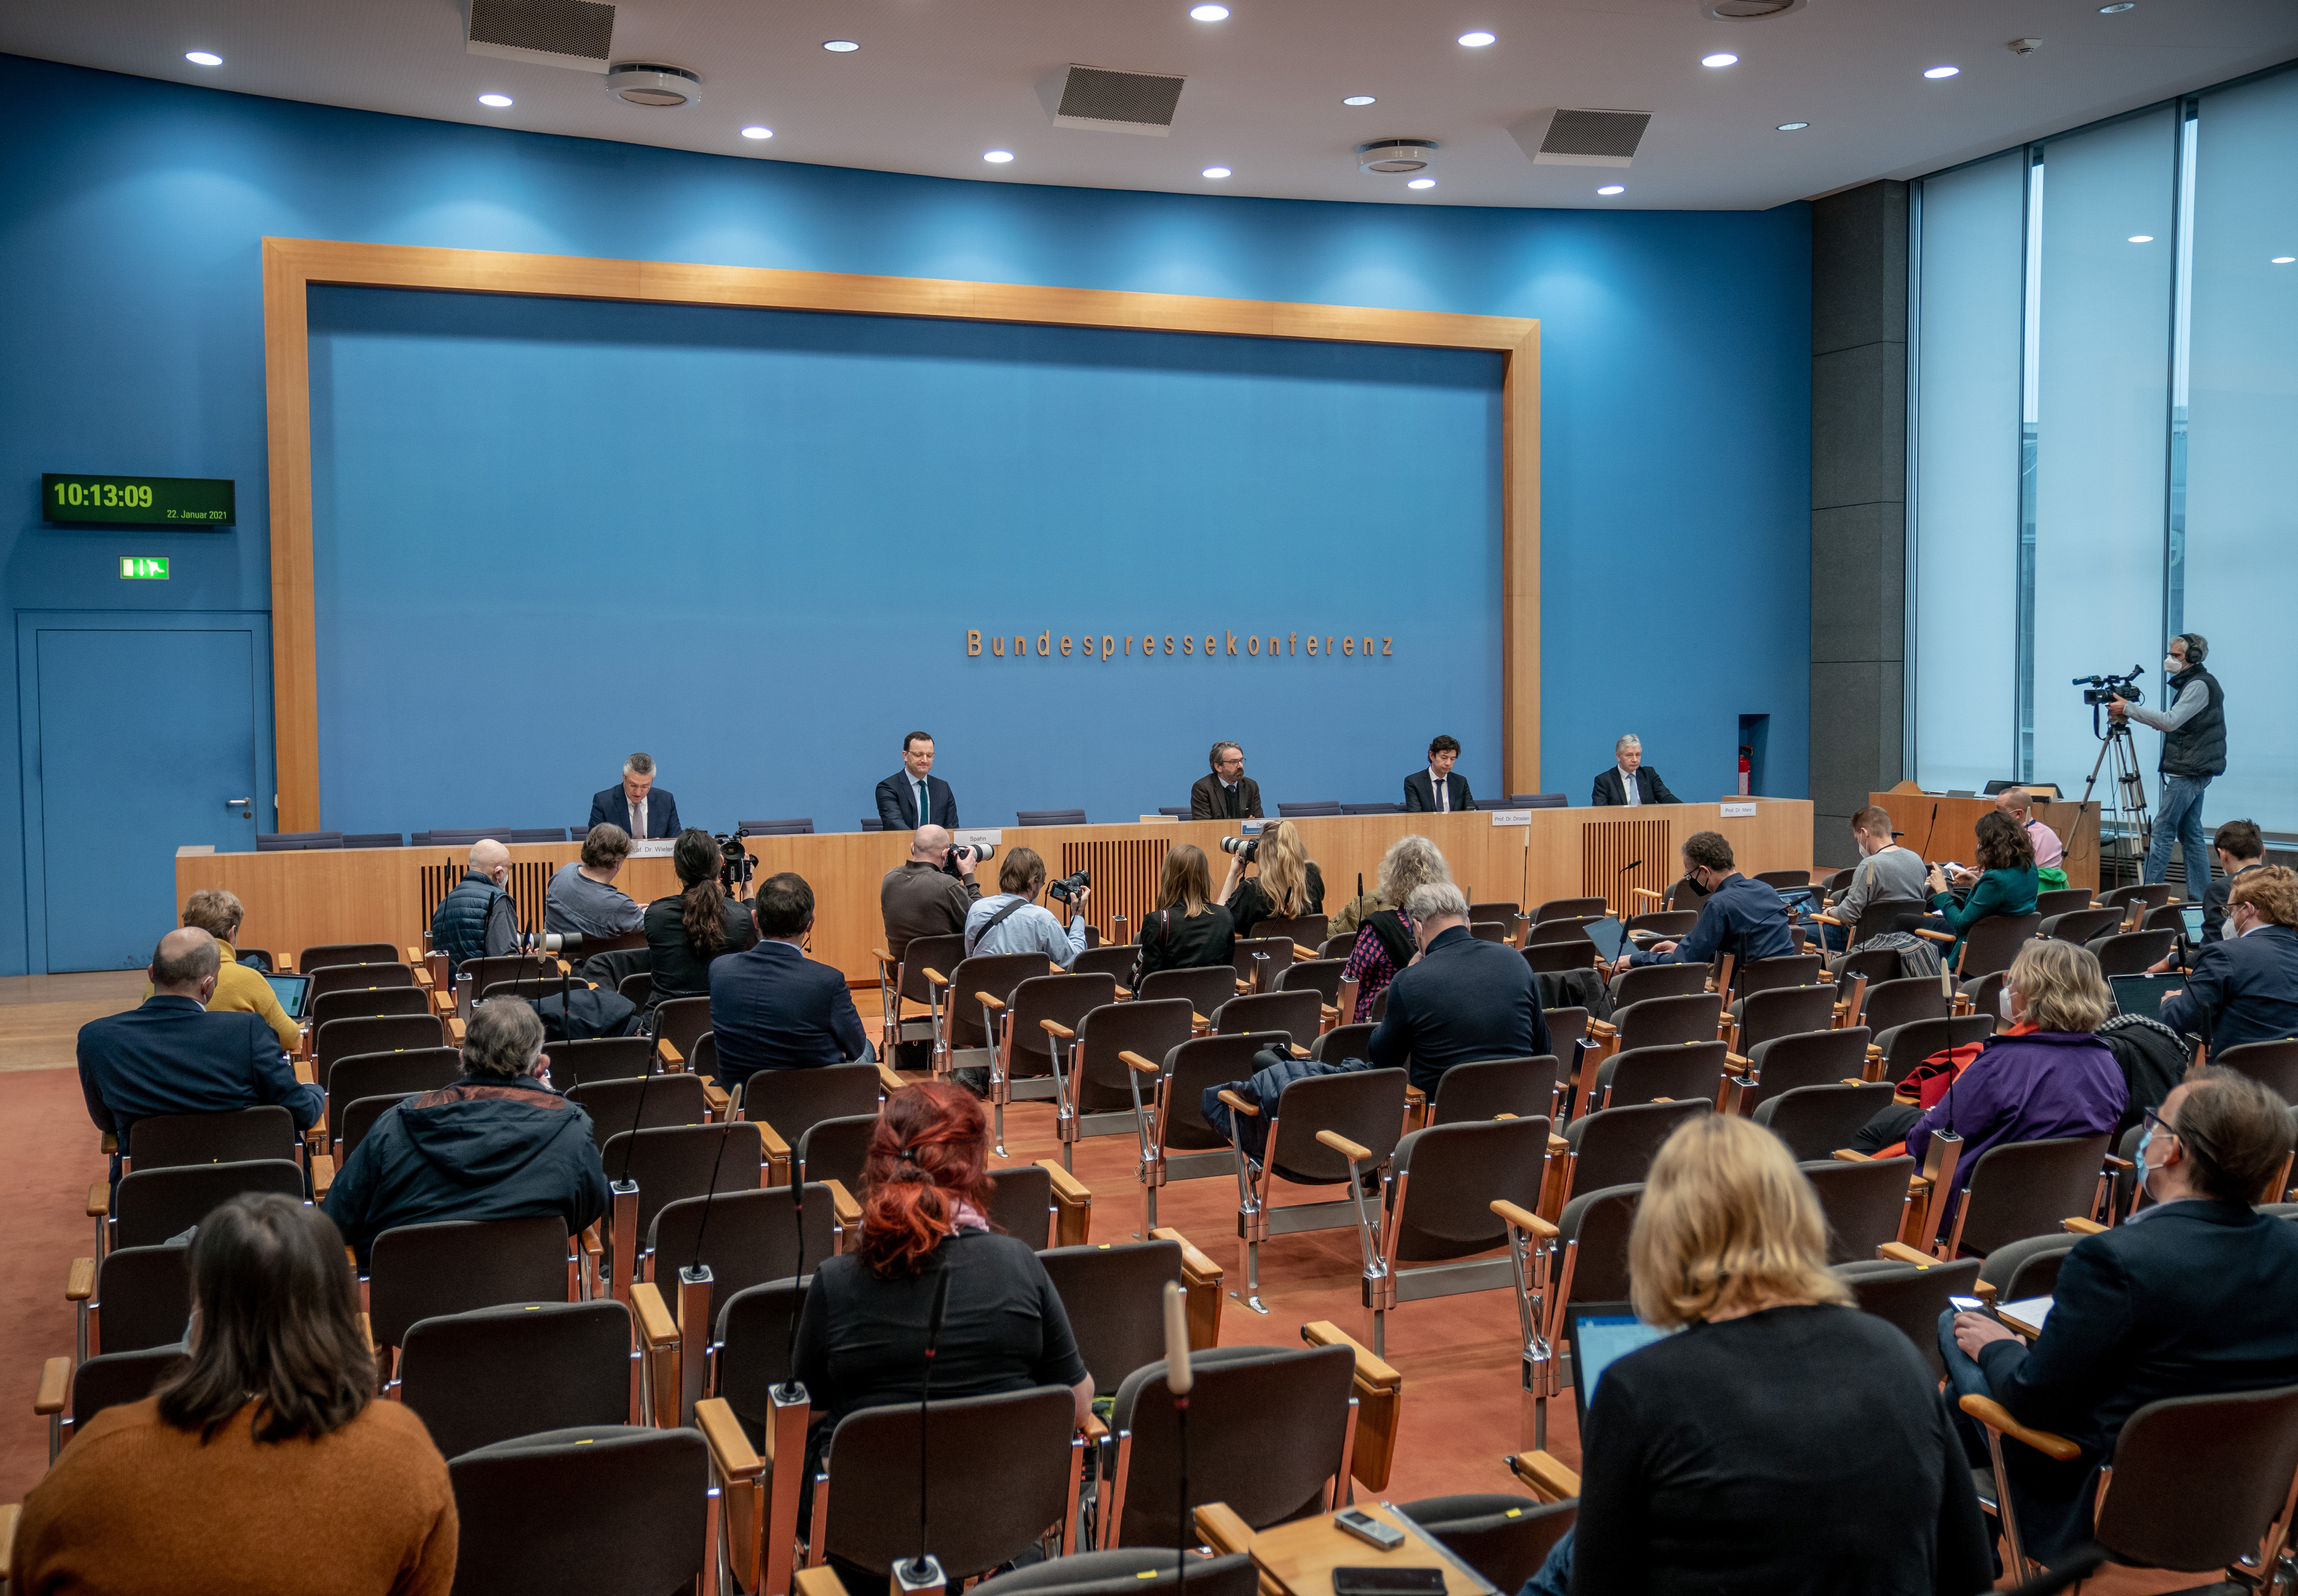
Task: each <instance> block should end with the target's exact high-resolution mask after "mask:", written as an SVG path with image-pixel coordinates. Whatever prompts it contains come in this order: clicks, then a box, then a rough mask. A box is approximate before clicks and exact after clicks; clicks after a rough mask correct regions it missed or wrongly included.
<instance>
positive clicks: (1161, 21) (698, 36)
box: [0, 0, 2298, 210]
mask: <svg viewBox="0 0 2298 1596" xmlns="http://www.w3.org/2000/svg"><path fill="white" fill-rule="evenodd" d="M1193 3H1194V0H629V3H628V4H623V5H622V6H621V7H620V10H619V12H618V14H617V17H616V29H615V44H614V51H615V55H616V59H618V60H646V61H660V62H671V63H674V64H676V65H680V66H683V67H688V68H690V69H692V70H696V71H698V72H699V73H701V75H702V78H703V80H704V85H705V89H704V99H703V101H702V103H700V104H698V105H697V106H693V107H690V108H687V109H683V110H677V111H654V110H642V109H640V108H637V107H633V106H629V105H624V104H622V103H618V102H616V101H614V100H612V99H610V98H609V97H608V94H607V92H606V90H605V88H604V87H603V86H602V80H601V79H600V78H599V77H598V76H596V75H595V74H591V73H584V72H577V71H571V70H563V69H559V68H555V67H549V66H542V65H537V64H532V63H528V62H513V61H505V60H500V59H494V58H491V57H486V56H479V55H473V54H470V53H467V51H466V50H465V47H464V42H463V27H464V23H463V10H462V4H461V0H70V4H62V3H60V0H39V3H37V4H33V3H20V4H15V5H12V6H8V7H6V8H4V12H0V50H6V51H11V52H14V53H19V54H23V55H29V56H35V57H39V58H43V59H46V60H53V61H61V62H72V63H75V64H78V65H82V66H90V67H101V68H106V69H109V70H113V71H120V72H129V73H134V74H136V75H139V76H143V77H150V78H170V79H174V80H177V81H180V82H185V83H196V84H202V85H205V86H212V87H218V88H223V89H230V90H236V91H239V92H242V93H245V94H252V95H270V96H274V97H277V98H281V99H289V100H305V101H312V102H316V103H322V104H330V105H345V106H355V107H359V108H361V109H364V110H369V111H393V112H397V113H400V114H402V115H406V116H417V117H427V118H434V119H442V120H447V121H459V122H469V123H474V124H478V125H484V126H491V127H503V128H523V129H526V130H530V131H535V132H543V133H557V134H573V135H580V136H588V137H592V138H604V139H617V140H623V141H626V142H629V143H633V144H657V145H661V146H665V147H667V148H674V149H684V150H698V151H706V152H714V153H718V154H723V155H729V156H734V157H739V158H743V159H754V160H755V159H766V160H794V161H805V162H810V163H814V164H819V165H826V166H844V167H864V168H874V169H880V170H885V171H895V172H917V173H925V174H930V175H932V176H936V177H963V178H971V179H978V180H983V181H997V182H1006V183H1039V184H1057V185H1071V186H1081V187H1095V188H1118V189H1144V190H1165V191H1170V192H1173V193H1207V192H1219V193H1236V194H1254V195H1262V196H1272V197H1278V198H1286V199H1313V200H1359V201H1376V202H1395V203H1408V204H1445V205H1504V206H1551V207H1600V206H1616V207H1621V208H1626V209H1654V210H1657V209H1685V210H1743V209H1760V208H1764V207H1768V206H1773V205H1777V204H1780V203H1781V202H1785V201H1789V200H1794V199H1801V198H1807V197H1810V196H1813V195H1816V194H1822V193H1830V192H1831V191H1833V190H1835V189H1839V188H1843V187H1847V186H1849V185H1854V184H1857V183H1862V182H1864V181H1867V180H1868V179H1870V178H1873V177H1914V176H1917V175H1920V174H1922V173H1923V172H1926V171H1930V170H1933V169H1937V168H1938V167H1941V166H1945V165H1949V164H1952V163H1953V162H1955V161H1957V160H1964V159H1967V158H1969V157H1971V156H1974V155H1980V154H1984V153H1986V152H1988V151H1991V150H1995V149H1999V148H2001V147H2003V146H2005V145H2006V144H2015V143H2018V142H2020V141H2021V140H2022V139H2024V138H2028V137H2031V136H2037V135H2039V134H2043V133H2047V132H2052V131H2055V130H2057V129H2060V128H2068V127H2072V126H2076V125H2079V124H2080V123H2082V122H2085V121H2087V120H2090V119H2094V118H2096V117H2100V116H2105V115H2109V114H2112V113H2113V112H2115V111H2123V110H2127V109H2129V108H2131V107H2133V106H2137V105H2143V104H2145V103H2148V102H2149V101H2153V100H2157V99H2161V98H2163V97H2165V96H2167V95H2173V94H2177V93H2179V92H2182V91H2184V90H2187V89H2192V88H2198V87H2201V86H2204V85H2207V84H2211V83H2214V82H2217V81H2219V80H2220V79H2223V78H2229V77H2234V76H2236V75H2239V74H2241V73H2243V72H2246V71H2251V70H2256V69H2258V68H2261V67H2265V66H2269V65H2272V64H2274V63H2276V62H2280V61H2284V60H2286V59H2289V58H2290V57H2292V56H2298V4H2292V3H2291V0H2139V4H2137V7H2136V8H2135V9H2134V10H2131V11H2128V12H2122V13H2120V14H2119V15H2114V16H2103V15H2101V14H2099V11H2098V4H2099V0H1809V4H1808V5H1807V6H1806V8H1805V9H1803V10H1801V11H1798V12H1790V13H1788V14H1786V15H1784V16H1780V17H1774V18H1768V19H1764V20H1760V21H1747V22H1723V21H1713V20H1710V19H1709V18H1707V17H1706V16H1705V15H1704V14H1703V13H1702V11H1701V9H1700V0H1228V4H1229V5H1230V7H1231V11H1232V15H1231V16H1230V18H1229V20H1228V21H1224V22H1218V23H1204V22H1196V21H1191V20H1190V18H1189V15H1188V11H1189V7H1190V5H1191V4H1193ZM1478 28H1481V29H1490V30H1491V31H1492V32H1494V33H1496V34H1498V35H1499V36H1500V42H1499V43H1498V44H1496V45H1492V46H1490V47H1488V48H1485V49H1482V50H1470V49H1464V48H1462V47H1461V46H1460V45H1458V44H1456V43H1455V42H1454V41H1455V39H1456V38H1457V37H1458V36H1459V35H1460V34H1461V33H1463V32H1465V31H1467V30H1468V29H1478ZM2019 37H2039V38H2040V39H2041V40H2042V41H2043V43H2042V46H2041V48H2040V49H2038V51H2036V52H2035V53H2033V54H2031V55H2027V56H2023V57H2022V56H2019V55H2016V54H2014V53H2013V52H2012V51H2011V50H2010V49H2009V48H2008V47H2007V41H2009V40H2011V39H2013V38H2019ZM832 38H847V39H853V40H856V41H858V42H859V43H860V44H861V45H862V48H861V49H860V50H859V51H857V52H855V53H851V54H831V53H828V52H825V51H824V50H822V48H821V45H822V41H823V40H825V39H832ZM192 49H204V50H211V51H213V52H215V53H218V54H220V55H222V56H223V57H224V58H225V62H224V65H223V66H221V67H219V68H214V69H203V68H200V67H195V66H193V65H191V64H189V63H188V62H186V61H185V60H184V59H183V56H184V52H185V51H186V50H192ZM1725 49H1728V50H1732V51H1736V52H1737V53H1739V55H1740V64H1738V65H1737V66H1733V67H1729V68H1724V69H1722V70H1712V69H1708V68H1704V67H1702V66H1701V65H1700V64H1699V58H1700V57H1701V56H1702V55H1703V54H1706V53H1709V52H1711V51H1715V50H1725ZM1066 62H1081V63H1085V64H1088V65H1095V66H1105V67H1117V68H1130V69H1135V70H1146V71H1158V72H1178V73H1185V74H1186V75H1187V77H1188V80H1189V81H1188V86H1187V87H1186V90H1185V91H1184V92H1183V94H1182V95H1181V102H1180V109H1179V111H1178V114H1177V116H1176V118H1175V121H1174V127H1173V131H1172V135H1171V136H1170V137H1168V138H1149V137H1141V136H1129V135H1125V134H1117V133H1102V132H1093V131H1086V130H1081V129H1075V128H1056V127H1054V126H1053V125H1052V123H1051V122H1050V121H1049V120H1048V119H1047V118H1046V113H1045V111H1044V108H1043V107H1042V105H1041V104H1040V103H1039V101H1038V99H1037V93H1036V85H1037V82H1038V81H1039V79H1041V78H1044V77H1045V76H1046V74H1047V73H1048V72H1049V71H1052V70H1054V69H1056V68H1058V67H1060V66H1062V64H1064V63H1066ZM1942 62H1951V63H1953V64H1955V65H1957V66H1960V67H1961V68H1962V69H1963V70H1962V73H1961V75H1960V76H1959V77H1955V78H1950V79H1947V80H1944V81H1936V82H1935V81H1928V80H1926V79H1925V78H1923V77H1922V70H1923V69H1925V68H1926V67H1930V66H1933V65H1936V64H1939V63H1942ZM491 90H492V91H497V92H500V93H505V94H508V95H512V96H513V98H514V99H515V101H516V103H515V104H514V105H513V106H512V107H511V108H510V109H508V110H506V111H488V110H486V109H484V108H483V107H481V106H480V105H479V104H478V103H477V99H476V97H477V95H480V94H481V93H484V92H487V91H491ZM1352 94H1368V95H1375V96H1376V97H1377V100H1378V103H1376V104H1375V105H1372V106H1370V107H1367V108H1363V109H1351V108H1348V107H1345V106H1343V104H1342V103H1341V100H1342V97H1343V95H1352ZM1557 105H1565V106H1588V107H1601V108H1607V109H1622V110H1635V111H1651V112H1652V113H1654V114H1653V117H1652V122H1651V127H1650V129H1649V133H1648V134H1647V135H1646V136H1645V139H1644V142H1643V146H1642V149H1641V152H1639V153H1638V155H1637V157H1636V160H1635V164H1634V166H1633V168H1632V169H1628V170H1626V171H1624V172H1615V171H1608V170H1604V169H1595V168H1585V167H1535V166H1533V164H1532V163H1531V161H1529V160H1527V159H1526V158H1525V155H1524V153H1523V152H1522V151H1521V150H1519V149H1518V148H1517V144H1516V143H1515V141H1514V140H1512V139H1511V138H1510V137H1509V134H1508V131H1507V129H1508V127H1509V124H1510V123H1511V122H1514V121H1517V120H1518V119H1521V118H1523V117H1524V116H1525V115H1526V114H1527V113H1529V112H1532V111H1536V110H1539V109H1542V108H1543V107H1549V106H1557ZM1790 120H1798V121H1808V122H1809V123H1811V127H1810V128H1809V129H1808V130H1806V131H1804V132H1800V133H1779V132H1776V131H1774V130H1773V129H1774V127H1775V125H1776V124H1778V123H1780V122H1784V121H1790ZM747 123H762V124H765V125H766V126H769V127H772V128H773V130H774V136H773V139H772V140H769V141H762V142H752V141H749V140H746V139H743V138H741V137H740V136H739V133H738V130H739V129H740V128H741V127H742V126H744V125H745V124H747ZM1394 136H1423V137H1430V138H1434V139H1436V140H1439V141H1441V143H1442V145H1443V150H1442V155H1441V156H1440V158H1439V162H1438V165H1437V166H1436V167H1435V168H1434V170H1433V172H1432V175H1433V176H1434V177H1437V178H1438V179H1439V182H1438V185H1437V186H1436V187H1435V188H1434V189H1432V190H1429V191H1426V193H1408V191H1407V190H1406V189H1405V188H1404V186H1403V179H1402V178H1401V177H1369V176H1366V175H1364V174H1361V173H1360V172H1359V171H1358V170H1357V169H1356V163H1355V159H1354V156H1353V154H1352V151H1353V150H1354V147H1355V146H1356V145H1357V144H1360V143H1363V142H1365V141H1367V140H1369V139H1375V138H1387V137H1394ZM991 148H1004V149H1009V150H1012V151H1013V152H1014V154H1015V156H1016V159H1015V160H1014V161H1013V163H1012V164H1011V165H1008V166H1004V167H992V166H988V165H986V164H985V163H984V162H983V161H982V160H981V152H983V151H984V150H988V149H991ZM1212 164H1220V165H1226V166H1228V167H1230V168H1231V169H1234V171H1235V174H1236V175H1235V176H1234V177H1230V178H1228V180H1226V181H1224V182H1212V181H1209V180H1207V179H1205V178H1203V177H1200V176H1199V175H1198V174H1199V172H1200V171H1201V169H1203V168H1204V167H1206V166H1208V165H1212ZM1609 182H1620V183H1624V184H1625V185H1626V187H1627V192H1626V193H1624V194H1623V195H1620V196H1618V197H1616V198H1614V199H1608V200H1606V199H1599V198H1598V197H1597V196H1596V194H1595V192H1594V191H1595V189H1596V187H1597V185H1599V184H1601V183H1609Z"/></svg>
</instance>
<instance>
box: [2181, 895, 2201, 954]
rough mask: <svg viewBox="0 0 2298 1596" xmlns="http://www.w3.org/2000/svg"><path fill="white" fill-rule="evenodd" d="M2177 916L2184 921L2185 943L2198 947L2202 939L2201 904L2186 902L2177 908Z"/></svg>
mask: <svg viewBox="0 0 2298 1596" xmlns="http://www.w3.org/2000/svg"><path fill="white" fill-rule="evenodd" d="M2178 917H2179V918H2180V919H2181V920H2184V921H2185V922H2186V945H2187V946H2188V947H2190V948H2192V947H2198V946H2200V945H2201V943H2202V940H2203V906H2202V905H2201V904H2199V903H2188V904H2186V905H2184V906H2182V907H2181V908H2180V909H2179V910H2178Z"/></svg>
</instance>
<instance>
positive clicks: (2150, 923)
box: [2137, 901, 2186, 934]
mask: <svg viewBox="0 0 2298 1596" xmlns="http://www.w3.org/2000/svg"><path fill="white" fill-rule="evenodd" d="M2137 928H2138V929H2139V930H2141V931H2168V932H2171V933H2173V934H2176V933H2178V932H2180V931H2184V930H2185V929H2186V905H2185V904H2184V903H2179V902H2175V901H2173V902H2170V903H2165V904H2164V905H2162V908H2160V909H2148V910H2147V911H2146V917H2145V919H2144V920H2142V921H2141V922H2140V923H2139V925H2138V927H2137Z"/></svg>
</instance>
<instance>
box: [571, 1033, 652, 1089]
mask: <svg viewBox="0 0 2298 1596" xmlns="http://www.w3.org/2000/svg"><path fill="white" fill-rule="evenodd" d="M545 1051H547V1052H548V1053H549V1054H550V1081H551V1084H552V1085H554V1086H556V1087H558V1090H561V1091H565V1090H567V1089H569V1088H570V1087H575V1086H583V1085H587V1084H589V1083H590V1082H593V1081H621V1080H627V1079H628V1078H629V1077H631V1076H632V1075H643V1074H649V1072H651V1071H652V1070H653V1068H654V1043H653V1041H651V1040H650V1039H649V1038H647V1037H643V1036H598V1037H592V1038H590V1039H589V1040H587V1041H554V1042H550V1043H549V1044H548V1045H547V1047H546V1048H545Z"/></svg>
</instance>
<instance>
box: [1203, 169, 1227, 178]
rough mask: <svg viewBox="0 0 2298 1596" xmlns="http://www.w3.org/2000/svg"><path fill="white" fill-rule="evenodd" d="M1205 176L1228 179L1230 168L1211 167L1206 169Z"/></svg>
mask: <svg viewBox="0 0 2298 1596" xmlns="http://www.w3.org/2000/svg"><path fill="white" fill-rule="evenodd" d="M1205 176H1206V177H1228V168H1227V167H1225V166H1209V167H1207V168H1206V169H1205Z"/></svg>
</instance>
